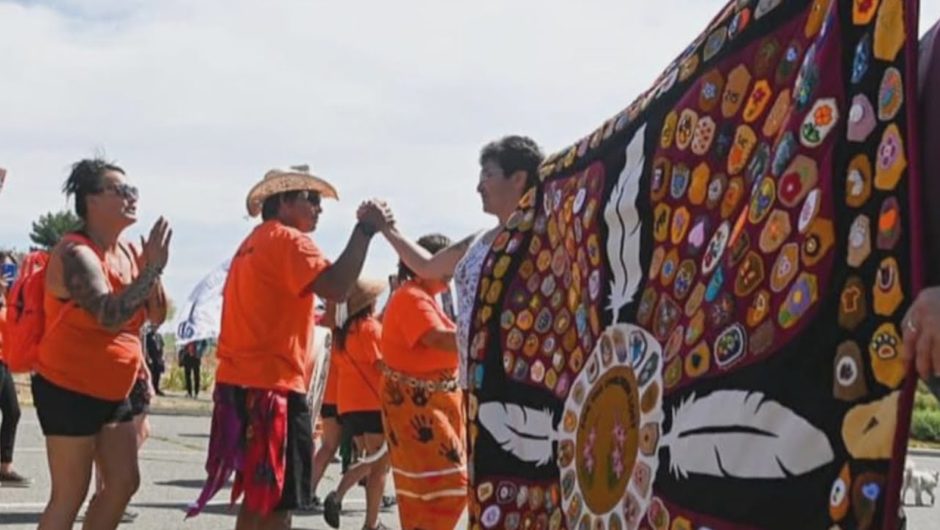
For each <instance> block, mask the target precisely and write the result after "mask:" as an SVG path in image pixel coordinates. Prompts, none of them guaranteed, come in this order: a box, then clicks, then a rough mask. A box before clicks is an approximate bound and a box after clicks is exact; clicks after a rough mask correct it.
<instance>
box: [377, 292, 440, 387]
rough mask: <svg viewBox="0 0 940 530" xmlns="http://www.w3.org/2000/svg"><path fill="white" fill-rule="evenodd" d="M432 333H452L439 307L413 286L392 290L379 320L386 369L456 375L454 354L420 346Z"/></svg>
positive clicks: (413, 372) (430, 297) (427, 295)
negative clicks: (441, 372)
mask: <svg viewBox="0 0 940 530" xmlns="http://www.w3.org/2000/svg"><path fill="white" fill-rule="evenodd" d="M432 329H445V330H454V329H456V326H455V325H454V322H453V321H452V320H451V319H450V318H448V316H447V314H445V313H444V310H443V309H442V308H441V306H440V304H438V303H437V301H436V300H435V299H434V297H433V296H431V294H430V293H428V292H427V291H425V290H424V289H421V288H420V287H418V285H417V284H415V283H414V282H406V283H405V284H403V285H402V286H401V287H399V288H398V289H396V290H395V293H394V294H392V296H391V298H389V301H388V305H386V306H385V318H384V319H383V320H382V353H383V354H384V356H385V363H386V364H387V365H388V367H389V368H391V369H393V370H396V371H399V372H403V373H408V374H416V375H417V374H426V373H428V372H440V371H454V372H456V371H457V353H456V352H452V351H446V350H439V349H436V348H428V347H427V346H422V345H421V343H420V341H421V338H422V337H424V335H425V334H426V333H427V332H428V331H431V330H432Z"/></svg>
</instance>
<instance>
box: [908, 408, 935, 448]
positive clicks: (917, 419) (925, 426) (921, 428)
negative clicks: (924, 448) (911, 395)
mask: <svg viewBox="0 0 940 530" xmlns="http://www.w3.org/2000/svg"><path fill="white" fill-rule="evenodd" d="M911 436H912V437H913V438H914V439H916V440H921V441H925V442H940V410H915V411H914V417H913V418H912V419H911Z"/></svg>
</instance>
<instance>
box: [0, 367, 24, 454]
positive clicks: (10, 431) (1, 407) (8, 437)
mask: <svg viewBox="0 0 940 530" xmlns="http://www.w3.org/2000/svg"><path fill="white" fill-rule="evenodd" d="M0 416H2V417H3V422H2V423H0V464H9V463H10V462H13V444H14V443H15V442H16V426H17V424H18V423H19V422H20V402H19V400H18V399H17V398H16V386H14V384H13V376H12V375H10V370H8V369H7V365H5V364H3V363H2V362H0Z"/></svg>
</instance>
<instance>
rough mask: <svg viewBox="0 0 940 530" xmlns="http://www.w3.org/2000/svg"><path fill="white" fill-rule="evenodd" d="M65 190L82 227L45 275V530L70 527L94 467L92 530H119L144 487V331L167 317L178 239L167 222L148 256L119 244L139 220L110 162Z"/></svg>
mask: <svg viewBox="0 0 940 530" xmlns="http://www.w3.org/2000/svg"><path fill="white" fill-rule="evenodd" d="M63 190H64V191H65V193H66V194H67V195H70V196H74V199H75V212H76V213H77V214H78V216H79V218H81V220H82V228H81V230H80V231H79V232H75V233H72V234H67V235H66V236H65V237H63V238H62V240H61V241H60V242H59V243H58V244H57V245H56V246H55V248H53V249H52V252H51V257H50V260H49V265H48V267H47V269H46V281H45V301H44V304H43V305H44V309H45V314H46V328H45V333H44V335H43V338H42V342H41V343H40V345H39V356H38V362H37V366H36V373H35V375H34V376H33V380H32V391H33V402H34V403H35V405H36V411H37V414H38V416H39V423H40V426H41V428H42V431H43V435H45V437H46V453H47V458H48V463H49V473H50V475H51V477H52V491H51V495H50V499H49V502H48V504H47V505H46V509H45V510H44V512H43V514H42V517H41V519H40V521H39V528H40V529H64V528H71V527H72V524H73V523H74V521H75V518H76V515H77V514H78V511H79V508H80V507H81V505H82V502H83V501H84V500H85V496H86V495H87V493H88V486H89V482H90V479H91V473H92V463H93V462H95V463H97V466H98V470H99V472H100V473H101V477H102V481H103V483H104V487H103V489H102V491H101V492H100V493H99V494H98V495H97V496H96V498H95V502H93V503H91V504H90V505H89V508H88V511H87V513H86V515H85V523H84V528H95V529H98V528H116V527H117V525H118V524H119V523H120V521H121V518H122V516H123V515H124V510H125V508H126V507H127V504H128V502H130V499H131V497H132V496H133V495H134V493H135V492H136V491H137V487H138V485H139V483H140V472H139V469H138V464H137V433H136V429H135V427H134V424H133V422H132V419H133V411H132V409H131V406H130V403H129V401H128V394H129V393H130V391H131V388H132V387H133V385H134V381H135V380H136V377H137V372H138V369H139V367H140V363H141V359H142V354H141V343H140V328H141V326H142V325H143V324H144V322H145V321H146V320H148V318H149V319H151V320H157V321H160V320H163V318H164V316H165V314H166V303H165V296H164V294H163V287H162V285H161V282H160V275H161V273H162V272H163V268H164V267H165V266H166V263H167V259H168V257H169V246H170V239H171V236H172V231H171V230H170V227H169V224H168V223H167V221H166V220H164V219H163V218H162V217H161V218H160V219H158V220H157V221H156V223H154V225H153V227H152V228H151V230H150V234H149V237H148V238H147V239H146V240H144V239H143V238H141V249H139V250H138V249H134V248H133V247H131V245H129V244H128V243H126V242H125V241H123V240H122V239H121V235H122V233H123V232H124V230H125V229H127V228H128V227H129V226H131V225H133V224H134V223H135V222H136V221H137V189H136V188H134V187H133V186H130V185H129V184H128V183H127V177H126V175H125V173H124V170H123V169H121V168H120V167H118V166H115V165H113V164H109V163H107V162H105V161H103V160H100V159H94V160H82V161H80V162H78V163H76V164H75V165H74V166H73V167H72V172H71V174H70V175H69V177H68V179H67V180H66V182H65V186H64V187H63Z"/></svg>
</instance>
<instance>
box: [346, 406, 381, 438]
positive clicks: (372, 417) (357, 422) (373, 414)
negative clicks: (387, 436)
mask: <svg viewBox="0 0 940 530" xmlns="http://www.w3.org/2000/svg"><path fill="white" fill-rule="evenodd" d="M339 420H340V423H342V424H343V433H344V434H346V435H347V436H360V435H363V434H384V433H385V429H384V428H382V413H381V412H379V411H377V410H361V411H356V412H347V413H345V414H343V415H341V416H340V417H339Z"/></svg>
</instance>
